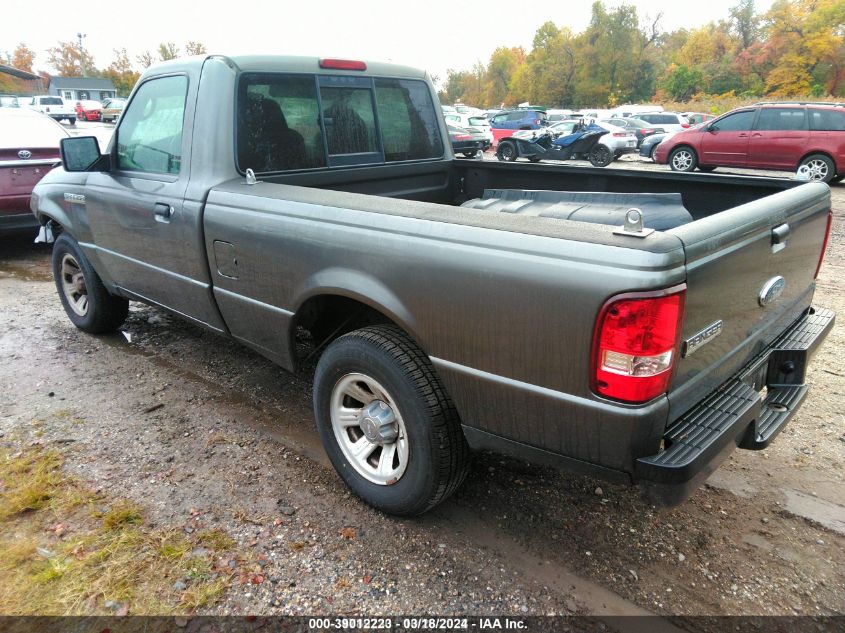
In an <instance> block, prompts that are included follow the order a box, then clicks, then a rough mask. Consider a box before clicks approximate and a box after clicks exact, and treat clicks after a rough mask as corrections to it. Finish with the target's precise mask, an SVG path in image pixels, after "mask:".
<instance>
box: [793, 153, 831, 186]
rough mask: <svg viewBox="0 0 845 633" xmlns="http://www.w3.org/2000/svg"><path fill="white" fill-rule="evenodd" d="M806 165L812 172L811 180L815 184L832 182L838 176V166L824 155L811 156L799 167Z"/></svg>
mask: <svg viewBox="0 0 845 633" xmlns="http://www.w3.org/2000/svg"><path fill="white" fill-rule="evenodd" d="M804 165H806V166H807V167H808V168H809V170H810V180H812V181H814V182H827V183H829V182H831V181H832V180H833V178H834V177H835V175H836V165H834V164H833V161H832V160H831V159H830V158H828V157H827V156H825V155H824V154H810V155H809V156H807V157H806V158H805V159H804V160H802V161H801V163H800V164H799V165H798V167H799V168H800V167H803V166H804Z"/></svg>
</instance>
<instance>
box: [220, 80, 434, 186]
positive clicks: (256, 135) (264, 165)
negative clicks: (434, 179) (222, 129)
mask: <svg viewBox="0 0 845 633" xmlns="http://www.w3.org/2000/svg"><path fill="white" fill-rule="evenodd" d="M236 109H237V132H236V135H237V150H236V153H237V156H236V159H237V167H238V169H239V170H240V171H242V172H243V171H245V170H246V169H252V170H253V171H255V172H256V173H272V172H283V171H293V170H302V169H318V168H326V167H339V166H348V165H373V164H380V163H390V162H399V161H409V160H424V159H432V158H441V157H442V156H443V143H442V141H441V138H440V128H439V123H438V119H437V117H436V112H437V111H436V109H435V105H434V103H433V101H432V99H431V93H430V91H429V88H428V85H427V84H426V83H425V82H423V81H419V80H410V79H408V80H406V79H387V78H372V77H355V76H349V75H342V76H332V75H310V74H296V75H294V74H285V73H244V74H242V75H241V78H240V81H239V84H238V94H237V104H236Z"/></svg>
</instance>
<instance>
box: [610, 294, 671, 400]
mask: <svg viewBox="0 0 845 633" xmlns="http://www.w3.org/2000/svg"><path fill="white" fill-rule="evenodd" d="M685 297H686V285H685V284H682V285H680V286H676V287H674V288H669V289H667V290H663V291H659V292H645V293H637V292H634V293H627V294H624V295H619V296H617V297H614V298H612V299H611V300H610V301H608V302H607V303H606V304H605V305H604V308H602V311H601V313H600V314H599V319H598V322H597V323H596V331H595V335H594V337H593V391H595V392H596V393H597V394H599V395H601V396H605V397H608V398H613V399H615V400H622V401H624V402H646V401H647V400H651V399H652V398H654V397H655V396H658V395H660V394H661V393H665V392H666V390H667V389H668V387H669V380H670V378H671V377H672V369H673V368H674V366H675V359H676V357H677V356H678V349H679V343H680V336H681V326H682V324H683V319H684V299H685Z"/></svg>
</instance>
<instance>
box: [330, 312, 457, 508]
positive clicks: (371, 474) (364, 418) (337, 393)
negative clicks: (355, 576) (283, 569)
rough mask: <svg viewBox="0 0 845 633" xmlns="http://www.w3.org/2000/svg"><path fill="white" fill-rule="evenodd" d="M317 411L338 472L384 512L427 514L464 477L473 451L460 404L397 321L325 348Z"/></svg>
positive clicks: (361, 496) (355, 334) (332, 460)
mask: <svg viewBox="0 0 845 633" xmlns="http://www.w3.org/2000/svg"><path fill="white" fill-rule="evenodd" d="M314 411H315V415H316V421H317V430H318V431H319V433H320V438H321V440H322V442H323V446H324V447H325V449H326V453H327V454H328V456H329V459H330V460H331V462H332V464H333V465H334V468H335V470H337V472H338V474H339V475H340V476H341V478H342V479H343V481H344V482H345V483H346V485H347V486H349V487H350V488H351V489H352V491H353V492H355V494H356V495H358V496H359V497H360V498H361V499H363V500H364V501H365V502H367V503H368V504H370V505H372V506H374V507H375V508H378V509H379V510H382V511H384V512H387V513H389V514H396V515H402V516H415V515H418V514H422V513H423V512H425V511H427V510H429V509H431V508H433V507H434V506H436V505H437V504H439V503H440V502H442V501H443V500H444V499H446V498H447V497H448V496H449V495H451V494H452V493H453V492H454V491H455V490H456V489H457V487H458V486H459V485H460V484H461V483H462V482H463V480H464V478H465V477H466V473H467V468H468V465H469V448H468V446H467V444H466V440H465V439H464V436H463V432H462V431H461V425H460V421H459V419H458V414H457V412H456V411H455V407H454V405H453V404H452V402H451V400H450V399H449V397H448V396H447V395H446V392H445V390H444V388H443V385H442V384H441V383H440V381H439V379H438V378H437V376H436V375H435V373H434V368H433V366H432V365H431V361H430V360H429V359H428V357H427V356H426V355H425V354H424V353H423V352H422V350H420V349H419V347H417V345H416V344H415V343H414V342H413V341H412V340H411V339H410V338H409V337H408V336H407V335H406V334H405V333H404V332H402V331H401V330H400V329H398V328H396V327H395V326H392V325H381V326H372V327H367V328H363V329H360V330H356V331H354V332H350V333H349V334H346V335H344V336H341V337H340V338H338V339H337V340H336V341H334V342H333V343H332V344H331V345H329V346H328V348H326V351H325V353H324V354H323V355H322V357H321V358H320V362H319V363H318V364H317V371H316V373H315V376H314Z"/></svg>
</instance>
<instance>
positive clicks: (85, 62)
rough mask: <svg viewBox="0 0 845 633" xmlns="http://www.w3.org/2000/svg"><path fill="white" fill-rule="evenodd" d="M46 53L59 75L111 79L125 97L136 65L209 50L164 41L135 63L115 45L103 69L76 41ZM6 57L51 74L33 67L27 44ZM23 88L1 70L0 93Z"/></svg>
mask: <svg viewBox="0 0 845 633" xmlns="http://www.w3.org/2000/svg"><path fill="white" fill-rule="evenodd" d="M46 52H47V63H48V64H49V65H50V66H51V67H52V68H54V69H55V71H56V75H57V76H59V77H104V78H106V79H110V80H111V82H112V84H114V87H115V89H116V90H117V93H118V95H119V96H122V97H126V96H128V95H129V93H130V92H131V91H132V88H133V86H134V85H135V83H136V82H137V81H138V78H139V77H140V76H141V73H140V71H138V70H136V68H137V67H141V68H148V67H149V66H151V65H152V64H154V63H156V62H158V61H167V60H169V59H176V58H177V57H180V56H182V55H202V54H203V53H206V52H207V51H206V48H205V45H204V44H202V43H201V42H194V41H189V42H187V43H186V44H185V48H184V53H183V52H182V50H181V49H180V48H179V47H178V46H177V45H176V44H175V43H173V42H162V43H161V44H159V45H158V48H157V49H156V50H155V51H153V52H150V51H148V50H147V51H144V52H143V53H141V54H140V55H138V56H136V57H135V60H134V63H133V61H132V60H131V59H130V57H129V54H128V53H127V52H126V49H125V48H116V49H114V58H113V59H112V61H111V63H110V64H109V65H108V66H106V67H104V68H98V67H97V65H96V64H95V62H94V57H93V56H92V55H91V54H90V53H89V52H88V51H87V50H86V49H85V48H84V47H82V46H80V45H79V44H78V43H76V42H59V43H58V44H57V45H56V46H53V47H51V48H48V49H47V51H46ZM5 57H6V59H5V61H6V62H7V64H8V65H9V66H12V67H14V68H17V69H19V70H24V71H26V72H29V73H33V74H38V75H40V76H41V77H43V78H44V79H45V80H46V79H48V78H49V76H50V75H49V74H48V73H46V72H43V71H40V72H36V71H35V70H34V69H33V64H34V63H35V52H34V51H33V50H32V49H30V48H29V47H28V46H27V45H26V44H24V43H21V44H18V46H17V47H16V48H15V49H14V51H13V52H11V53H8V52H7V53H6V54H5ZM45 85H46V81H45ZM24 90H25V85H24V84H23V83H22V82H21V81H19V80H16V79H15V78H14V77H10V76H9V75H4V74H2V73H0V92H9V93H16V92H23V91H24Z"/></svg>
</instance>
